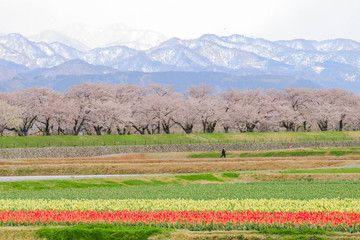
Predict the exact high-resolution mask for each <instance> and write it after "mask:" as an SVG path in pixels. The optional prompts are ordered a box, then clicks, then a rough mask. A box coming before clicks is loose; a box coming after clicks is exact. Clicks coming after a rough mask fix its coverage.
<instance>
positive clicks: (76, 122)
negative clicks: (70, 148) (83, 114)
mask: <svg viewBox="0 0 360 240" xmlns="http://www.w3.org/2000/svg"><path fill="white" fill-rule="evenodd" d="M84 123H85V119H81V120H79V119H75V120H74V127H73V134H74V135H75V136H77V135H79V133H80V131H81V130H82V127H83V125H84Z"/></svg>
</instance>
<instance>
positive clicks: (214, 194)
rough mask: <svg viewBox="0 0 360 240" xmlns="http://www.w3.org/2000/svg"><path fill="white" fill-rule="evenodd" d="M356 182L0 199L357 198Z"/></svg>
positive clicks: (142, 187)
mask: <svg viewBox="0 0 360 240" xmlns="http://www.w3.org/2000/svg"><path fill="white" fill-rule="evenodd" d="M359 186H360V181H332V182H323V181H322V182H319V181H309V182H307V181H272V182H251V183H239V182H237V183H229V182H224V183H221V184H219V183H208V184H199V183H194V184H175V183H166V184H159V183H155V184H152V182H151V181H142V182H141V181H139V180H137V184H136V185H123V186H118V187H85V188H53V189H43V190H14V189H12V191H8V192H2V193H1V194H0V199H169V198H172V199H194V200H201V199H204V200H211V199H222V198H225V199H248V198H250V199H271V198H283V199H299V200H309V199H316V198H340V199H343V198H360V187H359Z"/></svg>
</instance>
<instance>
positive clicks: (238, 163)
mask: <svg viewBox="0 0 360 240" xmlns="http://www.w3.org/2000/svg"><path fill="white" fill-rule="evenodd" d="M187 155H189V153H159V154H124V155H111V156H103V157H87V158H48V159H19V160H12V161H9V160H6V161H5V160H4V161H1V160H0V166H1V169H0V175H2V176H18V175H81V174H155V173H204V172H226V171H252V170H283V169H303V168H319V167H335V166H343V165H349V164H356V163H360V160H358V159H359V157H357V156H346V157H326V156H325V157H282V158H279V157H277V158H274V157H272V158H225V159H224V158H193V159H192V158H190V159H189V158H187V157H186V156H187Z"/></svg>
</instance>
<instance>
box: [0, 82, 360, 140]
mask: <svg viewBox="0 0 360 240" xmlns="http://www.w3.org/2000/svg"><path fill="white" fill-rule="evenodd" d="M194 128H201V129H202V132H206V133H212V132H214V131H215V129H217V131H223V132H229V131H238V132H253V131H282V130H285V131H318V130H321V131H328V130H335V131H343V130H358V129H360V96H359V95H356V94H354V93H353V92H349V91H345V90H341V89H323V90H315V89H306V88H287V89H286V90H284V91H278V90H268V91H265V92H263V91H260V90H245V91H240V90H229V91H226V92H223V93H220V94H217V93H214V91H213V90H212V88H211V87H209V86H207V85H201V86H200V87H196V86H191V87H189V89H188V90H187V91H186V92H183V93H178V92H175V91H174V89H173V88H172V87H171V86H163V85H157V84H151V85H148V86H146V87H142V86H136V85H126V84H119V85H110V84H93V83H83V84H80V85H75V86H72V87H70V89H69V90H68V91H66V92H56V91H54V90H52V89H49V88H44V87H32V88H27V89H24V90H19V91H15V92H11V93H0V134H1V135H2V134H3V132H4V130H13V131H15V132H16V133H17V134H18V135H24V134H25V135H26V134H27V133H28V132H29V130H34V129H37V130H38V131H40V132H42V133H43V134H44V135H51V134H73V135H78V134H80V133H81V134H97V135H101V134H134V133H137V134H156V133H167V134H169V133H171V132H173V129H182V131H183V132H185V133H192V132H193V131H194Z"/></svg>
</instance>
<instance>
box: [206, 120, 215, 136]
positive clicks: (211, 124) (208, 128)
mask: <svg viewBox="0 0 360 240" xmlns="http://www.w3.org/2000/svg"><path fill="white" fill-rule="evenodd" d="M215 127H216V122H207V124H206V129H205V132H206V133H213V132H214V130H215Z"/></svg>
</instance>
